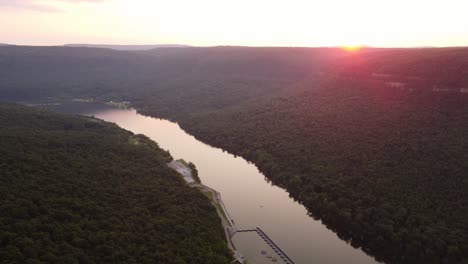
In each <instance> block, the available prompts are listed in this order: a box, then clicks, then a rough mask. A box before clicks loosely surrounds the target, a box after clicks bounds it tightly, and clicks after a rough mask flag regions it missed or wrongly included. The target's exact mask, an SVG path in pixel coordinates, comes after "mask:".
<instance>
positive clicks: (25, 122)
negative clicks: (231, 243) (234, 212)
mask: <svg viewBox="0 0 468 264" xmlns="http://www.w3.org/2000/svg"><path fill="white" fill-rule="evenodd" d="M171 159H172V158H171V156H170V154H169V153H168V152H166V151H164V150H161V149H160V148H159V147H158V145H157V144H156V143H154V142H152V141H151V140H149V139H148V138H146V137H145V136H142V135H134V134H132V133H131V132H128V131H125V130H123V129H120V128H118V127H117V126H116V125H114V124H110V123H106V122H103V121H101V120H98V119H94V118H86V117H72V116H66V115H59V114H53V113H50V112H47V111H45V110H38V109H32V108H26V107H21V106H16V105H7V104H0V172H1V175H0V260H1V261H0V262H1V263H213V264H218V263H229V260H230V252H229V249H228V248H227V244H226V241H225V238H224V233H223V230H222V227H221V223H220V219H219V218H218V216H217V214H216V211H215V209H214V208H213V206H212V205H211V204H210V202H209V201H208V199H207V198H206V197H205V196H204V195H203V194H201V193H200V192H199V191H198V190H196V189H193V188H190V187H188V186H187V185H186V184H185V183H184V181H183V180H182V179H181V178H180V177H179V176H178V175H177V173H176V172H175V171H173V170H171V169H169V168H168V167H167V166H166V163H167V162H168V161H170V160H171Z"/></svg>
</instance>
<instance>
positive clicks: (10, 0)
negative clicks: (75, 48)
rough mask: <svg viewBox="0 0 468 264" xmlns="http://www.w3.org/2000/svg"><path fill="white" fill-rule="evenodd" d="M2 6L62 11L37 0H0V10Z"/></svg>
mask: <svg viewBox="0 0 468 264" xmlns="http://www.w3.org/2000/svg"><path fill="white" fill-rule="evenodd" d="M104 1H107V0H57V1H56V2H69V3H78V2H86V3H99V2H104ZM3 8H11V9H23V10H32V11H38V12H62V11H64V10H63V9H60V8H58V7H55V6H53V5H51V4H50V3H49V4H48V3H47V2H44V1H37V0H0V10H1V9H3Z"/></svg>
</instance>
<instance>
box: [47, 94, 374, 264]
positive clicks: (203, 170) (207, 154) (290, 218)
mask: <svg viewBox="0 0 468 264" xmlns="http://www.w3.org/2000/svg"><path fill="white" fill-rule="evenodd" d="M50 108H52V109H55V110H58V111H61V112H69V113H77V114H83V115H88V116H95V117H98V118H100V119H103V120H105V121H109V122H114V123H116V124H117V125H119V126H120V127H122V128H125V129H127V130H130V131H132V132H134V133H138V134H144V135H146V136H148V137H150V138H151V139H153V140H154V141H156V142H157V143H158V144H159V145H160V146H161V147H162V148H163V149H166V150H169V151H170V153H171V155H172V156H173V157H174V158H175V159H179V158H183V159H184V160H186V161H191V162H193V163H194V164H195V165H196V166H197V169H198V171H199V175H200V178H201V180H202V182H203V184H205V185H207V186H210V187H211V188H213V189H215V190H217V191H219V192H220V193H221V197H222V199H223V201H224V204H225V205H226V207H227V209H228V211H229V213H230V215H231V217H232V218H233V219H234V221H235V224H236V226H237V227H238V228H239V229H253V228H255V227H257V226H258V227H260V228H261V229H262V230H264V231H265V232H266V233H267V234H268V236H269V237H271V238H272V239H273V240H274V241H275V242H276V243H277V244H278V245H279V246H280V247H281V248H282V249H283V250H284V251H285V252H286V253H287V254H288V255H289V257H291V258H292V259H293V260H294V261H295V262H296V263H298V264H300V263H303V264H309V263H320V264H321V263H333V264H336V263H350V264H352V263H359V264H366V263H376V261H375V260H374V259H373V258H372V257H369V256H368V255H366V254H365V253H364V252H363V251H361V250H360V249H355V248H353V247H352V246H351V245H349V244H347V243H346V242H344V241H343V240H341V239H339V238H338V237H337V236H336V234H335V233H334V232H332V231H330V230H328V229H327V228H326V227H325V225H323V224H322V223H321V222H320V221H316V220H314V219H313V218H312V217H310V216H308V214H307V210H306V209H305V208H304V207H303V206H302V205H300V204H299V203H297V202H295V201H294V200H293V199H292V198H290V197H289V195H288V193H287V192H286V191H285V190H283V189H281V188H279V187H276V186H272V185H271V184H270V183H268V182H267V181H266V180H265V176H264V175H263V174H262V173H260V172H259V171H258V169H257V167H256V166H255V165H254V164H252V163H249V162H247V161H246V160H244V159H243V158H240V157H235V156H234V155H231V154H229V153H227V152H225V151H223V150H221V149H218V148H214V147H211V146H209V145H206V144H204V143H202V142H200V141H198V140H197V139H195V138H194V137H193V136H191V135H189V134H187V133H186V132H185V131H183V130H182V129H181V128H180V127H179V126H178V125H177V124H176V123H173V122H170V121H167V120H162V119H155V118H151V117H146V116H143V115H140V114H137V113H136V111H135V110H133V109H131V110H122V109H110V108H108V107H104V106H102V105H96V104H84V103H82V104H78V103H74V104H70V105H68V104H67V105H60V106H51V107H50ZM233 241H234V243H235V245H236V247H237V249H238V251H239V252H241V253H242V254H243V255H244V256H245V257H246V259H247V260H249V263H272V262H271V260H270V259H268V258H266V257H265V255H262V254H261V253H260V251H261V250H267V251H268V250H269V248H268V247H266V245H265V244H264V242H263V241H262V240H261V239H260V238H259V237H258V235H256V234H255V233H238V234H236V235H235V236H234V237H233Z"/></svg>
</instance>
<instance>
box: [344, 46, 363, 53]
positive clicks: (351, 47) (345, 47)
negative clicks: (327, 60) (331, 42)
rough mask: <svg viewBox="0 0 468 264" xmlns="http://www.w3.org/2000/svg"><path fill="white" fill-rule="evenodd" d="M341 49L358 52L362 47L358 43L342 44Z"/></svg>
mask: <svg viewBox="0 0 468 264" xmlns="http://www.w3.org/2000/svg"><path fill="white" fill-rule="evenodd" d="M342 49H344V50H346V51H348V52H358V51H359V50H361V49H362V46H360V45H351V46H343V47H342Z"/></svg>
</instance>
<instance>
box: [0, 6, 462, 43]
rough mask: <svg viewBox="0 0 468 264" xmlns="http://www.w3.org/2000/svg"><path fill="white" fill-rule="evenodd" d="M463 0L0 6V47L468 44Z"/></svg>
mask: <svg viewBox="0 0 468 264" xmlns="http://www.w3.org/2000/svg"><path fill="white" fill-rule="evenodd" d="M467 12H468V0H445V1H442V0H388V1H383V0H355V1H352V0H287V1H280V0H229V1H226V0H191V1H188V0H187V1H184V0H167V1H164V0H133V1H130V0H0V42H1V43H11V44H26V45H62V44H66V43H105V44H165V43H178V44H188V45H196V46H214V45H246V46H344V45H370V46H384V47H390V46H468V15H467Z"/></svg>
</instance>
